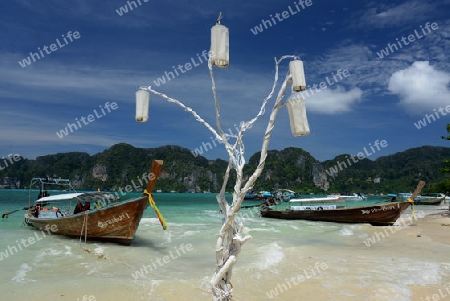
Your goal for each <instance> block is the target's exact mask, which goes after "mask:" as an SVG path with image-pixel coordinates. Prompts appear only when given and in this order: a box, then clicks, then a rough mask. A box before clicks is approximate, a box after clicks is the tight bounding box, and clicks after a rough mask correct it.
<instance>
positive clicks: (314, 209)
mask: <svg viewBox="0 0 450 301" xmlns="http://www.w3.org/2000/svg"><path fill="white" fill-rule="evenodd" d="M424 185H425V182H423V181H420V182H419V185H417V188H416V190H415V192H414V194H412V195H411V198H412V199H415V197H416V196H417V195H418V194H419V193H420V191H421V190H422V188H423V186H424ZM335 198H336V199H334V200H333V199H332V197H331V196H328V197H326V198H313V199H293V200H290V201H289V207H288V208H287V209H285V210H275V209H272V208H271V207H269V206H265V205H262V206H261V216H262V217H266V218H278V219H288V220H311V221H324V222H336V223H369V224H371V225H374V226H390V225H393V224H394V223H395V222H396V221H397V219H398V218H399V217H400V215H401V214H402V213H403V212H404V211H405V210H406V209H407V208H408V207H409V206H410V205H411V204H412V202H409V201H405V202H390V203H385V204H380V205H372V206H359V207H345V206H337V205H335V204H328V203H333V202H337V201H340V200H342V201H344V202H345V200H343V199H341V198H339V197H338V196H335ZM293 203H298V205H294V206H293V205H292V204H293Z"/></svg>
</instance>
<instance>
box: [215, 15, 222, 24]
mask: <svg viewBox="0 0 450 301" xmlns="http://www.w3.org/2000/svg"><path fill="white" fill-rule="evenodd" d="M222 18H223V15H222V12H220V14H219V17H218V18H217V21H216V24H220V20H222Z"/></svg>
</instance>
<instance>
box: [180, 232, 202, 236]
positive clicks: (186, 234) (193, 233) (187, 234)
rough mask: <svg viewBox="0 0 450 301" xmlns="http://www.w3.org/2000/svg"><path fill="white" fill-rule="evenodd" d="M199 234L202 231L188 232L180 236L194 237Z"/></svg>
mask: <svg viewBox="0 0 450 301" xmlns="http://www.w3.org/2000/svg"><path fill="white" fill-rule="evenodd" d="M198 233H200V231H186V232H184V234H182V235H180V237H184V236H192V235H195V234H198Z"/></svg>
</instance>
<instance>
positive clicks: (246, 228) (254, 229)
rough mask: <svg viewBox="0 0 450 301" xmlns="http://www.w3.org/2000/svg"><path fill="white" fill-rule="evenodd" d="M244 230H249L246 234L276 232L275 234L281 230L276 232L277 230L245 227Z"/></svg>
mask: <svg viewBox="0 0 450 301" xmlns="http://www.w3.org/2000/svg"><path fill="white" fill-rule="evenodd" d="M244 229H245V230H247V231H246V232H252V231H259V232H274V233H278V232H280V230H276V229H275V228H248V227H245V228H244Z"/></svg>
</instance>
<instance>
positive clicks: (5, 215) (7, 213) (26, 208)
mask: <svg viewBox="0 0 450 301" xmlns="http://www.w3.org/2000/svg"><path fill="white" fill-rule="evenodd" d="M31 207H33V206H30V207H23V208H22V209H16V210H13V211H5V213H3V214H2V218H5V217H6V218H8V215H10V214H12V213H14V212H17V211H20V210H29V209H30V208H31Z"/></svg>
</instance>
